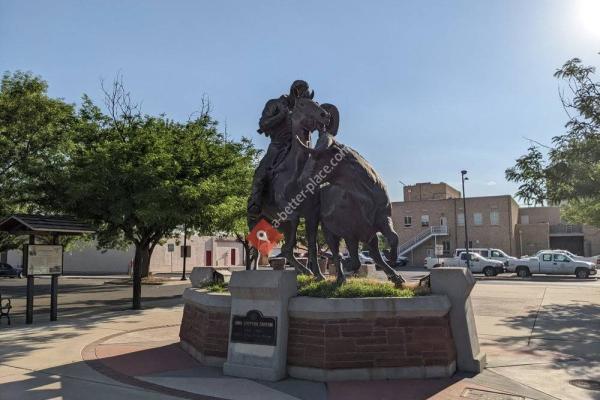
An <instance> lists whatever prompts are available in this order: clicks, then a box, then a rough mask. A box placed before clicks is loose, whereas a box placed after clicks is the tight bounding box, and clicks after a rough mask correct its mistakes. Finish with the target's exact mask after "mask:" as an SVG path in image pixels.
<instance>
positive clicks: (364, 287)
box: [298, 275, 415, 298]
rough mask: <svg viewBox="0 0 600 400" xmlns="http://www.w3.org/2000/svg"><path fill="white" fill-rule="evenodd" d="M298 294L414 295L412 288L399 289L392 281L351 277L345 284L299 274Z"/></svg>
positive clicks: (333, 296)
mask: <svg viewBox="0 0 600 400" xmlns="http://www.w3.org/2000/svg"><path fill="white" fill-rule="evenodd" d="M298 295H300V296H309V297H321V298H364V297H414V296H415V292H414V290H412V289H399V288H397V287H395V286H394V284H392V283H390V282H381V281H376V280H370V279H364V278H350V279H348V280H347V282H346V283H344V284H343V285H339V284H338V283H337V282H336V281H335V280H330V279H327V280H324V281H316V280H315V279H314V278H312V277H307V276H303V275H299V276H298Z"/></svg>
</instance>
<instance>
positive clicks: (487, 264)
mask: <svg viewBox="0 0 600 400" xmlns="http://www.w3.org/2000/svg"><path fill="white" fill-rule="evenodd" d="M467 257H468V259H469V269H470V270H471V272H473V273H474V274H479V273H483V274H484V275H485V276H496V275H498V274H501V273H502V272H504V263H503V262H502V261H498V260H491V259H489V258H485V257H482V256H481V255H479V254H477V253H471V250H469V254H467V253H466V252H462V253H460V254H459V255H458V257H452V258H441V257H427V258H425V268H427V269H431V268H436V267H442V266H444V267H466V266H467Z"/></svg>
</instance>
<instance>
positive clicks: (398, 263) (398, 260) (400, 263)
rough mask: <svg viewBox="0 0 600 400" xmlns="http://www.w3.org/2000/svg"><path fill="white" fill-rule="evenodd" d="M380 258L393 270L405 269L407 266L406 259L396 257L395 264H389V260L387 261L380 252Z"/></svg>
mask: <svg viewBox="0 0 600 400" xmlns="http://www.w3.org/2000/svg"><path fill="white" fill-rule="evenodd" d="M381 257H383V260H384V261H385V262H386V263H388V264H389V265H390V266H391V267H393V268H398V267H405V266H406V265H407V264H408V257H404V256H398V257H397V258H396V262H394V263H390V260H389V259H388V257H387V256H386V255H385V253H384V252H381Z"/></svg>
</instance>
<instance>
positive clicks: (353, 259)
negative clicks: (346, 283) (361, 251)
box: [346, 239, 360, 272]
mask: <svg viewBox="0 0 600 400" xmlns="http://www.w3.org/2000/svg"><path fill="white" fill-rule="evenodd" d="M346 245H348V254H349V255H350V265H349V267H350V268H349V270H350V272H358V270H359V269H360V258H358V245H359V242H358V240H355V239H346Z"/></svg>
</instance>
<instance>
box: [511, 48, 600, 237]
mask: <svg viewBox="0 0 600 400" xmlns="http://www.w3.org/2000/svg"><path fill="white" fill-rule="evenodd" d="M594 74H595V69H594V68H593V67H590V66H584V65H583V64H582V62H581V60H579V59H577V58H574V59H572V60H569V61H567V62H566V63H565V64H564V65H563V66H562V67H561V68H560V69H558V70H557V71H556V73H555V74H554V76H555V77H557V78H559V79H561V80H563V81H564V82H565V83H566V91H563V92H561V100H562V102H563V106H564V108H565V110H566V111H567V115H568V116H569V120H568V122H567V123H566V124H565V127H566V129H567V132H566V133H565V134H563V135H560V136H556V137H554V138H553V139H552V146H551V147H550V148H549V149H548V157H547V160H545V159H544V157H543V155H542V154H541V152H540V151H539V149H538V148H536V147H533V146H532V147H530V148H529V151H528V154H527V155H525V156H523V157H521V158H519V159H518V160H517V163H516V165H515V166H514V167H512V168H509V169H508V170H507V171H506V177H507V179H508V180H510V181H514V182H521V186H520V187H519V191H518V192H517V196H518V197H519V198H521V199H523V200H525V201H526V202H533V203H534V204H543V203H544V201H549V202H552V203H563V204H564V203H567V204H568V205H567V206H566V207H565V216H566V217H567V218H569V219H572V220H573V221H574V222H575V221H578V222H587V223H590V224H595V225H596V226H600V224H599V222H600V217H598V214H597V213H598V210H599V209H600V206H598V205H597V204H600V83H598V82H596V81H595V80H594Z"/></svg>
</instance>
